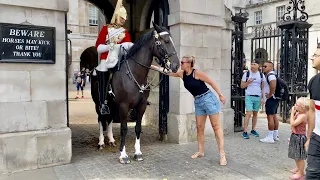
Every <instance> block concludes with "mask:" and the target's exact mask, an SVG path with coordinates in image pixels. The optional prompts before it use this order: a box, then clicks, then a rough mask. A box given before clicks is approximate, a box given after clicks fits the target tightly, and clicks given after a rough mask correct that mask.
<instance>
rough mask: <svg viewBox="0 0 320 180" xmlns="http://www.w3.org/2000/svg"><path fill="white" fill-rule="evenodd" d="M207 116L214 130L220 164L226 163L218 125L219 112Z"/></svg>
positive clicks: (220, 128)
mask: <svg viewBox="0 0 320 180" xmlns="http://www.w3.org/2000/svg"><path fill="white" fill-rule="evenodd" d="M209 117H210V122H211V126H212V128H213V130H214V134H215V137H216V141H217V143H218V149H219V153H220V165H226V164H227V160H226V157H225V152H224V138H223V130H222V127H221V125H220V124H221V123H220V116H219V113H216V114H213V115H210V116H209Z"/></svg>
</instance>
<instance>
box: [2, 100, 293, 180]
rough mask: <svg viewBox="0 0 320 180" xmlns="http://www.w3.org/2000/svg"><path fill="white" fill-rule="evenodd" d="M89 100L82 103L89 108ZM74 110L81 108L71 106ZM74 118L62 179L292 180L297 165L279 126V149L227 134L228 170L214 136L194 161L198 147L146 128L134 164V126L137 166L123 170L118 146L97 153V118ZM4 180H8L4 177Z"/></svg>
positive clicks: (58, 171) (285, 130)
mask: <svg viewBox="0 0 320 180" xmlns="http://www.w3.org/2000/svg"><path fill="white" fill-rule="evenodd" d="M72 97H73V96H72ZM88 100H89V99H85V100H83V101H84V102H85V103H88ZM78 103H79V104H80V105H79V106H81V108H78V110H79V109H80V110H82V111H86V109H82V107H83V108H85V107H86V106H82V105H81V101H79V102H78ZM73 105H77V104H73ZM77 106H78V105H77ZM70 109H77V108H76V107H70ZM70 113H71V114H73V115H72V118H73V119H72V118H71V120H70V127H71V130H72V133H73V134H72V137H73V141H72V143H73V157H72V164H69V165H64V166H57V167H54V168H53V170H54V172H55V175H56V179H59V180H65V179H66V180H67V179H68V180H73V179H76V180H88V179H90V180H105V179H111V180H114V179H131V180H135V179H137V180H138V179H139V180H140V179H143V180H145V179H152V180H155V179H157V180H163V179H165V178H166V179H168V180H171V179H173V180H176V179H184V180H189V179H190V180H194V179H210V180H234V179H236V180H280V179H281V180H282V179H288V177H289V175H290V173H289V172H288V170H289V169H291V168H293V167H294V161H293V160H291V159H289V158H287V153H288V144H287V139H288V137H289V136H290V126H289V125H288V124H282V123H280V130H279V133H280V141H279V142H276V143H275V144H263V143H260V142H259V138H256V137H252V136H250V139H243V138H242V136H241V133H234V134H230V135H226V136H225V138H224V139H225V151H226V154H227V155H226V156H227V160H228V165H227V166H226V167H222V166H220V165H219V158H220V157H219V153H218V147H217V144H216V141H215V138H214V137H210V138H206V144H205V157H202V158H198V159H191V158H190V156H191V155H192V154H194V153H195V152H196V151H197V142H191V143H185V144H171V143H160V142H159V141H157V140H156V139H157V137H158V134H157V133H158V129H155V128H152V127H143V129H144V134H143V141H141V151H142V153H143V157H144V161H141V162H136V161H134V160H133V155H134V146H133V145H134V141H135V135H134V127H133V126H130V127H129V131H128V135H127V139H126V143H127V144H128V150H127V154H128V155H129V156H130V160H131V161H132V163H131V164H127V165H123V164H120V163H119V159H118V158H119V155H120V153H119V151H118V149H119V146H118V144H117V146H116V147H109V146H107V147H106V148H105V149H104V150H101V151H99V150H98V149H97V142H98V135H99V130H98V126H97V122H96V115H94V114H91V115H88V114H87V113H88V112H82V114H81V116H84V117H83V119H81V117H80V116H77V117H76V113H75V112H70ZM84 114H85V115H84ZM79 123H83V124H79ZM250 126H251V125H249V127H250ZM257 130H258V132H259V133H260V134H261V137H260V138H262V137H263V136H264V135H266V134H267V121H266V120H265V119H259V120H258V125H257ZM113 132H114V136H115V137H114V138H115V139H116V143H119V139H120V137H119V132H120V128H119V126H114V130H113ZM30 172H35V171H30ZM35 174H37V173H35ZM11 177H12V176H11ZM1 178H2V179H1ZM8 178H10V176H8ZM26 179H28V178H27V177H26ZM56 179H54V180H56ZM0 180H7V179H3V176H0ZM8 180H11V179H8Z"/></svg>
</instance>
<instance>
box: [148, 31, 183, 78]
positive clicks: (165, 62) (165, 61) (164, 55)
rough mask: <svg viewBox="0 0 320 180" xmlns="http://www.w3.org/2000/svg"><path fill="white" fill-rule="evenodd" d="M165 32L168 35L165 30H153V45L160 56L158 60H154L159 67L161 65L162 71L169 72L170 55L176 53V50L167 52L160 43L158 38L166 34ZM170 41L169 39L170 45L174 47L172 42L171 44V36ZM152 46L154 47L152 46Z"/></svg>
mask: <svg viewBox="0 0 320 180" xmlns="http://www.w3.org/2000/svg"><path fill="white" fill-rule="evenodd" d="M166 34H168V35H169V33H168V32H166V31H164V32H161V33H159V34H158V33H157V31H156V30H154V35H153V36H154V38H155V46H156V48H157V49H158V52H159V54H160V57H161V58H160V60H156V61H157V63H158V64H159V65H160V66H161V67H163V71H167V72H170V71H171V66H172V64H171V61H170V58H171V57H172V56H174V55H176V54H177V53H176V51H173V52H172V53H171V54H169V53H168V52H167V51H166V50H165V49H164V48H163V45H162V43H161V41H160V38H161V36H163V35H166ZM170 41H171V43H172V45H173V47H174V44H173V41H172V39H171V37H170ZM152 48H153V49H154V46H153V47H152Z"/></svg>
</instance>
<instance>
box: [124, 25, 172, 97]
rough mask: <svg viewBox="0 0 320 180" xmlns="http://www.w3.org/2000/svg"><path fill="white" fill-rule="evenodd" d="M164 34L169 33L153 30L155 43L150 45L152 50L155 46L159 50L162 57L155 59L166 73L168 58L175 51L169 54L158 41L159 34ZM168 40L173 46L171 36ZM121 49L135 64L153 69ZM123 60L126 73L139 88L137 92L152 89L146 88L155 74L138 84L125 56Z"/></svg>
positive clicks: (169, 69) (168, 64) (169, 65)
mask: <svg viewBox="0 0 320 180" xmlns="http://www.w3.org/2000/svg"><path fill="white" fill-rule="evenodd" d="M166 34H168V35H169V33H168V32H166V31H164V32H161V33H159V34H158V32H157V31H156V30H154V35H153V36H154V38H155V45H153V46H152V50H154V48H155V47H156V48H157V49H158V52H159V55H160V57H162V58H160V60H156V61H157V63H158V65H160V66H161V67H163V72H164V73H167V72H170V71H171V66H172V64H171V61H170V58H171V57H172V56H174V55H176V54H177V53H176V51H173V52H172V53H171V54H169V53H168V52H167V51H166V50H165V49H164V47H163V45H162V43H161V41H160V38H161V36H163V35H166ZM170 41H171V43H172V45H173V47H174V44H173V41H172V39H171V37H170ZM123 49H124V50H125V51H126V53H127V55H129V56H130V59H132V60H133V61H134V62H136V63H137V64H139V65H141V66H143V67H145V68H148V69H151V70H154V69H152V68H150V67H148V66H146V65H144V64H141V63H140V62H138V61H136V59H135V58H134V57H132V56H131V55H130V54H129V53H128V51H127V50H126V49H125V48H123ZM168 54H169V55H168ZM125 56H126V55H125ZM124 61H125V63H126V66H127V70H128V71H127V74H128V76H129V77H130V78H131V79H132V80H133V81H134V82H135V83H136V85H137V86H138V87H139V89H140V90H139V92H140V93H143V91H145V90H152V89H151V88H149V89H147V88H148V87H150V86H151V85H152V82H153V81H154V80H155V77H156V75H155V76H154V77H153V79H152V81H150V82H148V83H147V84H146V85H143V84H142V85H140V84H139V83H138V81H137V80H136V78H135V77H134V76H133V74H132V72H131V69H130V66H129V63H128V59H127V58H125V60H124ZM120 63H121V62H120ZM161 81H162V79H161V80H160V81H159V83H158V85H159V84H160V82H161ZM158 85H156V86H155V87H157V86H158ZM155 87H154V88H155Z"/></svg>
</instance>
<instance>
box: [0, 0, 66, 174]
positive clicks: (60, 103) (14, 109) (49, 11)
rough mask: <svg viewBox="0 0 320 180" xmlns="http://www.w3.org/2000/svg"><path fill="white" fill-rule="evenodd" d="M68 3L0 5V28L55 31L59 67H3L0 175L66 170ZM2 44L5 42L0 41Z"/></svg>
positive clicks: (14, 0)
mask: <svg viewBox="0 0 320 180" xmlns="http://www.w3.org/2000/svg"><path fill="white" fill-rule="evenodd" d="M67 11H68V1H67V0H41V1H20V0H2V1H0V22H1V23H12V24H28V25H34V26H49V27H55V38H54V40H55V49H56V54H55V57H56V58H55V59H56V62H55V63H54V64H36V63H32V64H31V63H1V65H0V174H1V173H6V172H13V171H21V170H29V169H36V168H42V167H47V166H52V165H59V164H66V163H69V162H70V159H71V131H70V129H69V128H68V127H67V112H66V100H67V99H66V70H65V68H66V41H65V33H66V32H65V12H67ZM0 41H1V40H0Z"/></svg>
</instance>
